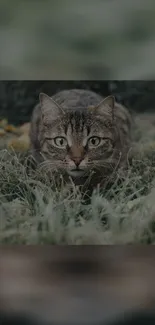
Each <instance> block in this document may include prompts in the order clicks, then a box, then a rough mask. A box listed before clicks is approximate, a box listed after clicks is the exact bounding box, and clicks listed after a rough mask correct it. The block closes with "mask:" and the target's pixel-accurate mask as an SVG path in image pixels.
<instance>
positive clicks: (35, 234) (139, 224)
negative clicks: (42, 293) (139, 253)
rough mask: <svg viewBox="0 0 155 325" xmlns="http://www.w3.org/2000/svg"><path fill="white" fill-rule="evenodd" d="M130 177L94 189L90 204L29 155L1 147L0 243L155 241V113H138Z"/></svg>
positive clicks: (120, 242)
mask: <svg viewBox="0 0 155 325" xmlns="http://www.w3.org/2000/svg"><path fill="white" fill-rule="evenodd" d="M136 123H137V126H136V128H135V131H134V142H133V156H134V158H133V161H132V165H131V166H129V169H128V174H127V177H126V178H125V179H124V180H123V181H121V182H119V178H120V176H119V174H118V177H117V180H116V182H115V183H114V184H113V185H112V187H111V188H110V189H106V190H103V191H102V192H101V193H99V192H98V191H97V190H96V191H94V193H93V194H92V196H91V198H90V202H87V204H86V203H85V202H84V201H83V200H82V197H81V194H80V192H79V191H78V189H76V188H75V187H74V186H73V185H72V187H71V189H70V188H67V187H66V186H65V185H63V182H61V183H60V184H59V185H57V182H56V180H55V179H54V177H53V180H52V182H50V180H49V178H48V176H47V175H46V174H45V172H44V173H43V171H40V170H36V171H34V170H33V168H32V166H29V168H28V167H27V166H28V165H29V164H28V162H29V158H28V154H27V153H26V152H24V153H17V152H16V151H15V150H14V149H12V150H8V149H1V151H0V243H9V244H54V245H56V244H76V245H78V244H131V243H147V244H149V243H154V242H155V202H154V197H155V128H154V124H155V117H154V115H151V114H144V115H140V114H139V115H138V116H137V118H136Z"/></svg>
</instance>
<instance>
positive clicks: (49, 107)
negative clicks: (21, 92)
mask: <svg viewBox="0 0 155 325" xmlns="http://www.w3.org/2000/svg"><path fill="white" fill-rule="evenodd" d="M39 100H40V105H41V112H42V115H43V116H47V115H48V114H50V117H52V118H53V119H56V118H58V117H59V116H61V115H62V114H64V111H63V109H62V108H61V107H60V106H59V105H58V104H57V103H56V102H55V101H54V100H53V99H52V98H51V97H49V96H48V95H46V94H44V93H40V94H39Z"/></svg>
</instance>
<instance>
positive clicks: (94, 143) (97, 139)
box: [88, 137, 101, 147]
mask: <svg viewBox="0 0 155 325" xmlns="http://www.w3.org/2000/svg"><path fill="white" fill-rule="evenodd" d="M100 142H101V138H100V137H91V138H89V140H88V145H89V147H97V146H99V144H100Z"/></svg>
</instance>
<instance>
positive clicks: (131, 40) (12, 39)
mask: <svg viewBox="0 0 155 325" xmlns="http://www.w3.org/2000/svg"><path fill="white" fill-rule="evenodd" d="M0 44H1V53H0V78H1V80H4V79H5V80H8V79H12V80H19V79H20V80H26V79H27V80H29V79H31V80H34V79H38V80H40V79H42V80H47V79H48V80H51V79H58V80H59V79H61V80H62V79H63V80H65V79H74V80H77V79H78V80H81V79H83V80H85V79H89V80H93V79H95V80H97V79H98V80H101V79H102V80H103V79H104V80H106V79H109V80H110V79H115V80H118V79H119V80H123V79H125V80H137V79H153V78H154V77H155V64H154V60H155V59H154V58H155V55H154V54H155V2H154V0H147V1H145V0H130V1H129V0H117V1H116V0H96V1H93V0H89V1H87V0H78V1H75V0H63V1H62V0H53V1H50V0H44V1H40V0H38V1H36V0H31V1H29V0H27V1H24V0H15V1H6V0H1V2H0Z"/></svg>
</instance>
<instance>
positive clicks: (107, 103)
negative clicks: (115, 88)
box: [96, 95, 115, 121]
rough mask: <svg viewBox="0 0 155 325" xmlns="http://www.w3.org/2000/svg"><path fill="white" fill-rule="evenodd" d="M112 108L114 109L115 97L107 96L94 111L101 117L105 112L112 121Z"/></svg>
mask: <svg viewBox="0 0 155 325" xmlns="http://www.w3.org/2000/svg"><path fill="white" fill-rule="evenodd" d="M114 108H115V97H114V96H111V95H110V96H108V97H106V98H104V99H103V100H102V101H101V102H100V103H99V104H98V106H97V107H96V110H97V112H98V114H100V115H102V114H104V113H105V112H106V113H107V114H108V115H109V116H111V118H112V121H113V119H114Z"/></svg>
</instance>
